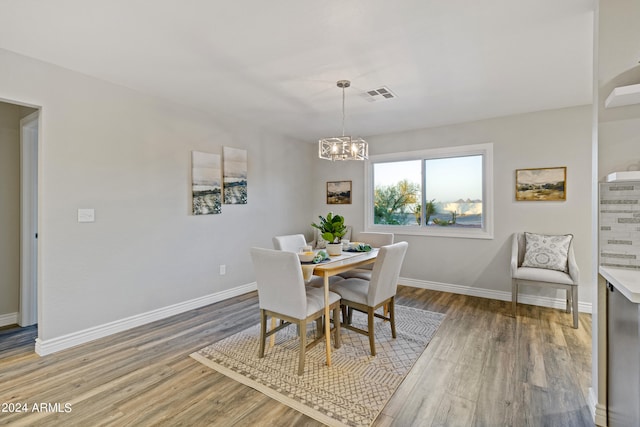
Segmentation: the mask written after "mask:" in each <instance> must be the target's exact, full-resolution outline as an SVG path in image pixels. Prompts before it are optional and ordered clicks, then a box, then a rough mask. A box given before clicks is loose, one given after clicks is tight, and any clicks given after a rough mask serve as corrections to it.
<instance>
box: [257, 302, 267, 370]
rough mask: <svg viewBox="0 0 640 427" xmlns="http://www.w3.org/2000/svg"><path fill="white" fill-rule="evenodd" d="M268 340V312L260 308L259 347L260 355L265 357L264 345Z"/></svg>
mask: <svg viewBox="0 0 640 427" xmlns="http://www.w3.org/2000/svg"><path fill="white" fill-rule="evenodd" d="M266 340H267V313H265V312H264V310H260V348H259V349H258V357H259V358H263V357H264V345H265V342H266Z"/></svg>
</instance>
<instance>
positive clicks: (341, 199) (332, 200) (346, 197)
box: [327, 181, 351, 205]
mask: <svg viewBox="0 0 640 427" xmlns="http://www.w3.org/2000/svg"><path fill="white" fill-rule="evenodd" d="M327 204H328V205H348V204H351V181H328V182H327Z"/></svg>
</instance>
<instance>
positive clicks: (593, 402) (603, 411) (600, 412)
mask: <svg viewBox="0 0 640 427" xmlns="http://www.w3.org/2000/svg"><path fill="white" fill-rule="evenodd" d="M587 405H589V410H590V411H591V416H592V417H593V422H594V423H595V425H597V426H599V427H607V407H606V405H602V404H600V403H598V399H597V398H596V394H595V392H594V390H593V387H589V401H588V402H587Z"/></svg>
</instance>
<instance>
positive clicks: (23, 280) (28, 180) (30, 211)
mask: <svg viewBox="0 0 640 427" xmlns="http://www.w3.org/2000/svg"><path fill="white" fill-rule="evenodd" d="M39 135H40V111H36V112H34V113H31V114H29V115H28V116H26V117H24V118H23V119H21V120H20V311H19V313H18V324H19V325H20V326H22V327H24V326H30V325H34V324H36V323H38V304H37V300H38V285H37V283H38V274H37V272H38V240H37V235H38V234H37V233H38V145H39Z"/></svg>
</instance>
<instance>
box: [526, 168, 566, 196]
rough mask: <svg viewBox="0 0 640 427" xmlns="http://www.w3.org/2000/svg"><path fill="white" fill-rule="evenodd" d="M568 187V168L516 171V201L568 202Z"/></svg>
mask: <svg viewBox="0 0 640 427" xmlns="http://www.w3.org/2000/svg"><path fill="white" fill-rule="evenodd" d="M566 187H567V168H566V167H557V168H538V169H517V170H516V200H527V201H554V200H566V199H567V188H566Z"/></svg>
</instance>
